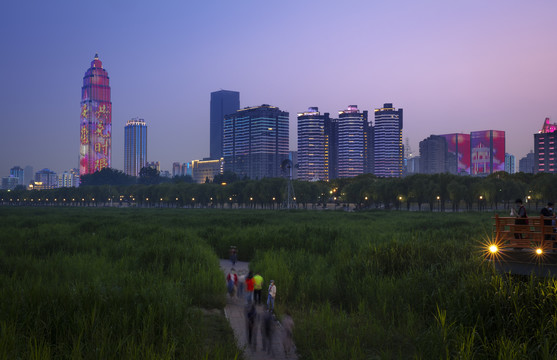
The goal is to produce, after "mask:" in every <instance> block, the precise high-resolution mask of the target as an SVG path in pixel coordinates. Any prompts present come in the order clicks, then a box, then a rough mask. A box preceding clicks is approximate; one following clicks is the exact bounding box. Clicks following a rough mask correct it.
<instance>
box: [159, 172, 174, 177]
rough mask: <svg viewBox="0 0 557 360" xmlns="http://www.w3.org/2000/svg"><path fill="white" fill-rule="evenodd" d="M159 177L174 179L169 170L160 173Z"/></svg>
mask: <svg viewBox="0 0 557 360" xmlns="http://www.w3.org/2000/svg"><path fill="white" fill-rule="evenodd" d="M159 176H160V177H163V178H169V179H170V178H171V177H172V174H171V173H170V171H168V170H163V171H161V172H160V173H159Z"/></svg>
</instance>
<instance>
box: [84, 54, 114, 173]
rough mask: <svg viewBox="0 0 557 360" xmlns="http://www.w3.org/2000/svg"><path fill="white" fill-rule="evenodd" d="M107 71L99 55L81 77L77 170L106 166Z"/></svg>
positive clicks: (109, 129)
mask: <svg viewBox="0 0 557 360" xmlns="http://www.w3.org/2000/svg"><path fill="white" fill-rule="evenodd" d="M108 80H109V78H108V73H107V72H106V70H105V69H103V66H102V62H101V61H100V60H99V55H98V54H97V55H95V58H94V59H93V61H92V62H91V67H90V68H89V69H88V70H87V71H86V72H85V76H84V77H83V87H82V88H81V116H80V123H81V124H80V135H79V138H80V148H79V173H80V175H87V174H92V173H94V172H95V171H99V170H102V169H103V168H105V167H110V164H111V158H112V152H111V149H112V135H111V134H112V102H111V101H110V85H109V81H108Z"/></svg>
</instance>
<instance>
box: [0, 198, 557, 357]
mask: <svg viewBox="0 0 557 360" xmlns="http://www.w3.org/2000/svg"><path fill="white" fill-rule="evenodd" d="M491 221H492V220H491V218H490V214H487V213H466V214H443V213H408V212H396V211H393V212H385V211H377V212H364V213H345V212H318V211H308V212H286V211H248V210H244V211H242V210H238V211H219V210H181V209H178V210H172V209H90V208H0V286H1V290H2V296H1V297H0V314H2V317H1V318H0V327H1V329H0V358H8V359H11V358H17V357H20V358H33V359H41V358H42V359H48V358H70V357H71V358H84V359H89V358H95V359H97V358H157V359H159V358H160V359H165V358H167V359H183V358H192V359H203V358H207V359H232V358H234V357H236V356H239V353H238V350H237V349H236V348H235V345H234V341H233V336H232V332H231V330H230V329H229V328H228V327H227V325H226V322H225V320H224V317H223V316H222V315H219V314H218V312H215V311H207V310H209V309H215V308H216V309H222V307H223V306H224V302H225V286H224V284H223V281H222V274H221V273H220V270H219V267H218V258H219V257H226V256H227V253H228V249H229V247H230V245H235V246H237V247H238V249H239V258H240V260H245V261H251V267H252V269H254V270H258V271H261V274H262V275H263V277H264V278H265V280H266V283H267V281H268V280H270V279H274V280H275V281H276V284H277V294H278V295H277V304H276V309H277V313H278V315H279V316H280V315H281V314H283V313H284V312H286V311H289V312H290V313H292V315H293V317H294V319H295V322H296V329H295V333H294V336H295V341H296V344H297V347H298V351H299V353H300V355H301V357H302V358H306V359H374V358H376V359H384V358H421V359H432V358H461V359H472V358H476V359H491V358H501V359H508V358H514V359H520V358H523V359H531V358H539V359H552V358H555V357H556V356H557V347H556V345H555V344H557V282H556V281H554V280H553V279H540V278H534V277H525V278H523V277H510V276H507V275H498V274H495V273H494V272H493V271H492V268H491V267H490V266H489V264H488V263H486V262H483V261H482V256H481V251H482V248H481V247H480V244H481V242H482V241H484V240H485V239H486V238H487V237H488V236H489V235H490V232H491ZM215 313H217V314H215Z"/></svg>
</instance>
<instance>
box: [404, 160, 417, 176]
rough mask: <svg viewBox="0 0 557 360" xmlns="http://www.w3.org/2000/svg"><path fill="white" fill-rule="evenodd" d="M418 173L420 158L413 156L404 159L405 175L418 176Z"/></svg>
mask: <svg viewBox="0 0 557 360" xmlns="http://www.w3.org/2000/svg"><path fill="white" fill-rule="evenodd" d="M419 172H420V157H419V156H414V157H411V158H408V159H406V174H407V175H412V174H418V173H419Z"/></svg>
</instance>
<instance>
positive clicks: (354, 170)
mask: <svg viewBox="0 0 557 360" xmlns="http://www.w3.org/2000/svg"><path fill="white" fill-rule="evenodd" d="M366 123H367V111H364V112H360V111H359V110H358V106H357V105H350V106H348V108H347V109H346V110H342V111H339V113H338V155H337V158H338V165H337V166H338V177H340V178H344V177H354V176H357V175H361V174H363V173H364V165H365V164H364V160H365V158H364V152H365V149H366V137H365V133H364V127H365V124H366Z"/></svg>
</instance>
